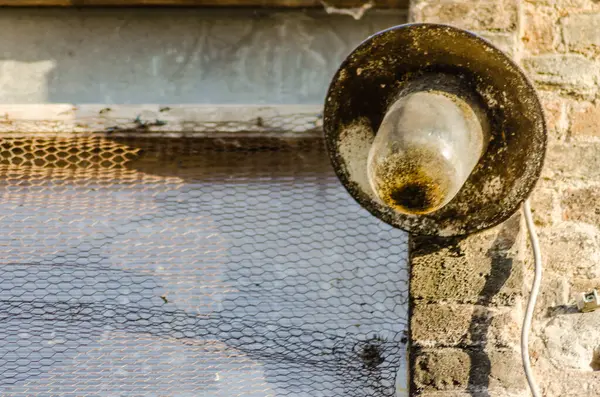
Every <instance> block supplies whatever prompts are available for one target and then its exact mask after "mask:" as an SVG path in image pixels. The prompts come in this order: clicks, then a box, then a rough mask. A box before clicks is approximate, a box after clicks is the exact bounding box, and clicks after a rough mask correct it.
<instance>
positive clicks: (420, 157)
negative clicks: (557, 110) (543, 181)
mask: <svg viewBox="0 0 600 397" xmlns="http://www.w3.org/2000/svg"><path fill="white" fill-rule="evenodd" d="M324 130H325V136H326V142H327V147H328V150H329V153H330V156H331V159H332V162H333V166H334V169H335V171H336V173H337V175H338V177H339V179H340V180H341V181H342V183H343V184H344V186H345V187H346V189H347V190H348V191H349V192H350V194H351V195H352V196H353V197H354V198H355V199H356V200H357V201H358V202H359V203H360V204H361V205H362V206H363V207H365V208H366V209H368V210H369V211H370V212H371V213H372V214H373V215H375V216H376V217H378V218H380V219H382V220H384V221H385V222H387V223H389V224H391V225H393V226H396V227H398V228H401V229H404V230H406V231H408V232H411V233H414V234H425V235H440V236H455V235H465V234H470V233H473V232H477V231H480V230H483V229H486V228H489V227H492V226H495V225H497V224H499V223H500V222H502V221H504V220H506V219H507V218H508V217H509V216H510V215H512V214H513V213H514V212H515V211H516V210H517V209H518V208H519V206H520V204H521V203H522V202H523V201H524V200H525V199H526V198H527V197H528V195H529V194H530V192H531V190H532V189H533V187H534V185H535V183H536V181H537V179H538V178H539V175H540V172H541V169H542V165H543V160H544V156H545V152H546V126H545V122H544V116H543V110H542V107H541V105H540V102H539V100H538V97H537V94H536V92H535V89H534V88H533V86H532V85H531V83H530V82H529V80H528V79H527V78H526V77H525V75H524V73H523V72H522V71H521V69H520V68H519V67H518V66H517V65H516V64H515V63H514V62H513V61H512V60H511V59H510V58H509V57H508V56H507V55H506V54H504V53H503V52H502V51H500V50H498V49H497V48H496V47H494V46H493V45H492V44H490V43H489V42H487V41H485V40H484V39H482V38H480V37H478V36H476V35H474V34H472V33H469V32H466V31H464V30H460V29H457V28H453V27H450V26H445V25H435V24H409V25H402V26H397V27H394V28H391V29H388V30H385V31H383V32H380V33H377V34H376V35H374V36H372V37H370V38H368V39H367V40H365V41H364V42H363V43H362V44H360V45H359V46H358V47H357V48H356V49H355V50H354V51H353V52H352V53H351V54H350V55H349V56H348V57H347V58H346V60H345V61H344V62H343V64H342V65H341V66H340V68H339V70H338V71H337V73H336V75H335V77H334V78H333V81H332V82H331V86H330V88H329V92H328V95H327V99H326V103H325V113H324Z"/></svg>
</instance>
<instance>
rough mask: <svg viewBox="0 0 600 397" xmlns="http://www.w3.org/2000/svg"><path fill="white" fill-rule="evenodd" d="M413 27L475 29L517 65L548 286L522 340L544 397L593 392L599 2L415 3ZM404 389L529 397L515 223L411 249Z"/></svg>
mask: <svg viewBox="0 0 600 397" xmlns="http://www.w3.org/2000/svg"><path fill="white" fill-rule="evenodd" d="M410 19H411V20H412V21H419V22H439V23H449V24H452V25H455V26H458V27H462V28H466V29H469V30H473V31H475V32H477V33H479V34H481V35H483V36H484V37H486V38H488V39H489V40H491V41H493V42H494V43H496V45H498V46H499V47H500V48H502V49H503V50H504V51H506V52H507V53H509V54H511V55H512V56H513V57H514V58H515V59H516V60H517V61H518V62H520V63H521V64H522V65H523V67H524V69H525V70H526V71H527V73H528V74H529V76H530V77H531V79H532V80H533V81H534V82H535V83H536V86H537V88H538V90H539V94H540V97H541V100H542V102H543V105H544V108H545V111H546V117H547V121H548V127H549V134H550V137H549V149H548V156H547V160H546V166H545V169H544V173H543V175H542V178H541V180H540V182H539V183H538V186H537V188H536V190H535V192H534V194H533V196H532V207H533V211H534V216H535V222H536V225H537V227H538V232H539V234H540V239H541V243H542V247H543V252H542V253H543V256H544V265H545V273H544V281H543V285H542V293H541V296H540V300H539V301H538V305H537V310H536V313H537V314H536V318H535V321H534V325H533V328H534V329H533V335H532V340H531V344H530V349H531V356H532V361H533V369H534V372H535V374H536V376H537V379H538V382H539V383H540V387H541V390H542V394H543V395H544V396H552V397H553V396H561V397H566V396H578V397H583V396H597V395H600V371H599V370H600V311H598V312H594V313H587V314H581V313H578V312H577V310H576V307H575V302H576V299H577V297H578V295H579V294H580V293H581V292H584V291H587V290H590V289H592V288H599V287H600V102H598V99H597V98H598V95H599V88H600V85H599V82H600V61H598V59H599V55H600V2H599V1H595V0H535V1H534V0H531V1H524V0H521V1H520V0H478V1H475V0H443V1H440V0H413V1H412V2H411V7H410ZM411 265H412V281H411V283H412V285H411V310H412V316H411V337H412V346H411V368H412V372H411V373H412V394H413V395H420V396H431V397H433V396H440V397H442V396H443V397H451V396H452V397H459V396H460V397H462V396H479V397H484V396H490V397H492V396H529V395H530V394H529V391H528V389H527V386H526V382H525V378H524V375H523V370H522V367H521V360H520V348H519V338H520V335H519V334H520V327H521V321H522V316H523V311H524V306H525V301H526V299H527V297H528V293H529V288H530V285H531V278H532V274H533V266H532V260H531V252H530V250H529V247H528V239H527V233H526V230H525V227H524V223H523V221H522V219H521V215H520V214H515V216H514V217H513V218H511V219H510V220H509V221H507V222H505V223H504V224H503V225H501V226H499V227H497V228H495V229H492V230H489V231H486V232H484V233H480V234H478V235H474V236H470V237H468V238H466V239H462V240H458V239H436V238H413V239H412V242H411Z"/></svg>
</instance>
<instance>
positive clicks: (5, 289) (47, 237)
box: [0, 121, 408, 397]
mask: <svg viewBox="0 0 600 397" xmlns="http://www.w3.org/2000/svg"><path fill="white" fill-rule="evenodd" d="M309 124H310V123H309ZM253 125H256V123H255V124H253ZM265 125H269V121H266V122H265ZM210 128H214V127H210ZM310 128H313V127H310ZM242 130H248V129H244V128H241V129H238V130H236V131H242ZM137 131H138V132H140V130H139V129H138V130H137ZM126 132H128V133H130V135H127V134H122V135H120V136H118V137H113V136H111V135H110V134H106V133H103V134H88V135H85V136H84V135H81V136H79V135H77V134H71V135H68V134H67V135H55V136H50V135H48V136H45V137H43V136H35V137H27V136H25V135H19V134H16V133H10V134H9V133H7V134H5V135H4V136H3V138H2V140H1V143H0V148H1V149H0V175H1V178H0V198H1V204H2V211H1V212H0V221H1V223H0V227H1V229H2V230H1V232H0V236H1V237H0V239H1V244H0V250H1V255H0V261H1V265H0V318H1V320H2V327H1V328H0V392H1V394H2V395H6V396H25V395H27V396H80V395H86V396H125V395H126V396H228V397H232V396H247V397H264V396H311V397H318V396H344V397H348V396H394V395H396V391H397V390H396V389H397V386H396V385H395V383H396V380H397V379H396V378H397V376H398V373H400V374H401V375H400V376H402V371H403V370H404V362H405V344H406V334H405V329H406V327H407V294H408V292H407V285H408V281H407V280H408V274H407V264H406V260H407V254H406V251H407V241H406V236H405V234H404V233H403V232H401V231H398V230H396V229H393V228H391V227H389V226H387V225H386V224H383V223H382V222H380V221H378V220H377V219H375V218H374V217H372V216H371V215H369V214H368V213H367V212H366V211H365V210H363V209H362V208H361V207H359V206H358V205H357V204H356V203H355V202H354V201H353V200H352V199H351V198H350V196H349V195H348V194H347V193H346V192H345V191H344V189H343V188H342V186H341V185H340V183H339V182H338V180H337V178H336V177H335V175H334V173H333V172H332V170H331V168H330V165H329V161H328V158H327V154H326V151H325V149H324V146H323V142H322V140H321V139H319V138H315V137H309V138H302V137H294V138H285V139H282V138H269V137H256V136H255V137H248V136H237V137H232V136H230V137H228V138H225V139H222V138H215V137H212V138H211V137H203V138H181V139H173V138H168V137H165V136H160V135H159V136H154V137H152V138H147V137H145V135H144V134H137V135H136V134H135V133H134V132H135V131H133V132H132V131H126ZM144 132H148V131H144Z"/></svg>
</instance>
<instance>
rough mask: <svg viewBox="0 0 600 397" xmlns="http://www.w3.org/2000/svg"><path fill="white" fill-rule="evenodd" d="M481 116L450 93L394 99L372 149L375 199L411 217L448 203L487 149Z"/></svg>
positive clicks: (423, 93) (371, 179) (371, 176)
mask: <svg viewBox="0 0 600 397" xmlns="http://www.w3.org/2000/svg"><path fill="white" fill-rule="evenodd" d="M482 117H483V116H482V115H481V114H479V112H477V108H476V107H473V106H471V105H469V104H468V103H467V102H466V101H464V100H463V99H461V98H459V97H457V96H454V95H452V94H448V93H446V92H439V91H421V92H415V93H411V94H408V95H406V96H405V97H403V98H400V99H399V100H398V101H396V102H395V103H394V104H393V105H392V106H391V107H390V109H389V110H388V112H387V113H386V115H385V117H384V119H383V121H382V123H381V126H380V127H379V130H378V131H377V135H376V136H375V139H374V141H373V145H372V146H371V149H370V151H369V157H368V162H367V172H368V176H369V183H370V185H371V187H372V189H373V191H374V192H375V194H376V196H377V198H378V199H379V200H380V201H381V202H382V203H383V204H385V205H387V206H389V207H391V208H393V209H394V210H396V211H398V212H400V213H403V214H412V215H420V214H428V213H431V212H434V211H436V210H438V209H440V208H441V207H443V206H444V205H446V204H448V202H450V200H452V198H454V196H456V194H457V193H458V192H459V190H460V189H461V187H462V186H463V185H464V183H465V182H466V180H467V178H468V177H469V175H470V174H471V172H472V171H473V168H475V165H476V164H477V162H478V161H479V158H480V157H481V155H482V154H483V153H484V151H485V149H486V147H487V133H486V132H487V131H484V128H483V127H482V122H481V121H482Z"/></svg>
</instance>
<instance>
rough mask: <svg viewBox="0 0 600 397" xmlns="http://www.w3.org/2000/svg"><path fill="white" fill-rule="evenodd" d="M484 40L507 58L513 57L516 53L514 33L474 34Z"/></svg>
mask: <svg viewBox="0 0 600 397" xmlns="http://www.w3.org/2000/svg"><path fill="white" fill-rule="evenodd" d="M475 33H477V34H478V35H480V36H481V37H483V38H484V39H486V40H488V41H489V42H491V43H492V44H494V45H495V46H496V47H498V48H499V49H500V50H502V51H504V52H505V53H506V54H508V55H509V56H513V55H514V54H515V51H516V46H517V38H516V35H515V34H514V33H496V32H475Z"/></svg>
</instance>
